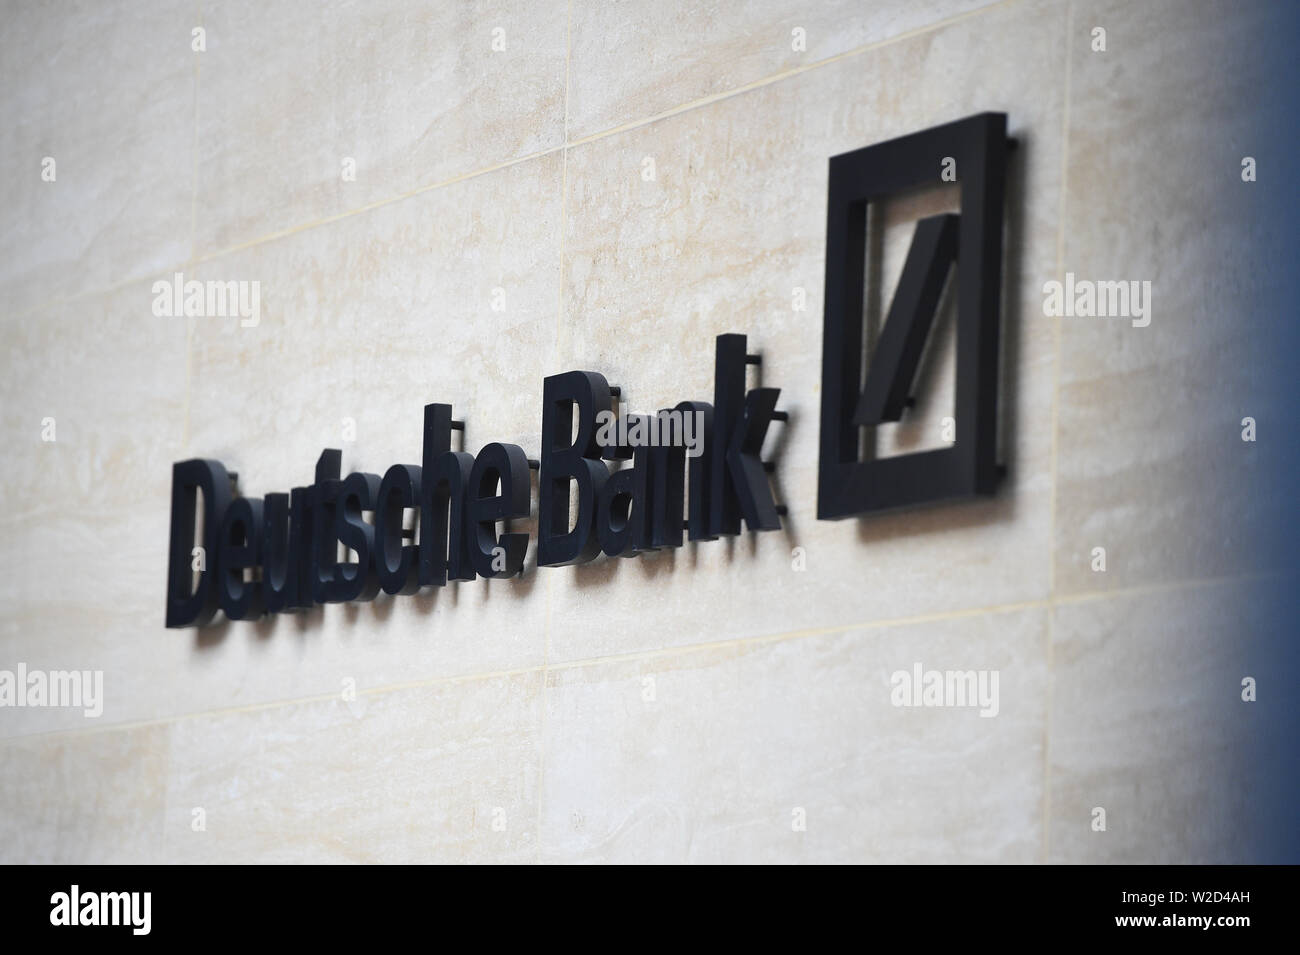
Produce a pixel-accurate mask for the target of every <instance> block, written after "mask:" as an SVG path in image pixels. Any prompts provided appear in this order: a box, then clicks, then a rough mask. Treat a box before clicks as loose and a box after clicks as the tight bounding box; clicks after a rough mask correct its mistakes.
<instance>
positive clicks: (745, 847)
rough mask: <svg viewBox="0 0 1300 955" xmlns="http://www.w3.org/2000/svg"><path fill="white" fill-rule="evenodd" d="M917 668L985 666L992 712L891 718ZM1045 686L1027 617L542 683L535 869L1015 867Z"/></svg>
mask: <svg viewBox="0 0 1300 955" xmlns="http://www.w3.org/2000/svg"><path fill="white" fill-rule="evenodd" d="M917 663H920V664H922V665H923V667H924V668H925V669H926V670H949V669H953V670H963V671H964V670H980V669H990V670H997V671H998V673H999V678H998V687H999V689H998V702H999V712H998V714H997V716H996V717H993V718H981V717H980V716H979V712H978V710H977V709H968V708H905V707H895V706H893V705H891V682H890V680H891V674H892V673H894V672H895V671H897V670H906V671H909V672H910V671H911V670H912V668H913V666H914V665H915V664H917ZM1046 689H1047V641H1046V614H1045V612H1044V611H1042V610H1030V611H1021V612H1013V613H1002V614H988V615H981V616H971V617H961V618H956V619H948V620H941V621H932V622H927V623H918V624H915V625H910V626H897V627H883V628H879V629H869V630H863V631H855V632H850V633H839V634H832V635H820V636H811V637H806V638H798V639H787V640H780V641H776V642H771V643H765V642H747V643H744V644H737V645H729V646H726V647H715V648H707V649H704V650H698V651H689V652H670V653H666V654H659V655H652V656H647V657H642V658H634V659H627V660H617V661H609V662H604V663H596V664H591V665H581V666H575V667H566V668H562V669H558V670H553V671H552V672H551V673H550V675H549V677H548V685H547V695H546V706H547V718H546V772H545V777H544V791H543V796H542V840H543V841H542V854H543V859H544V860H546V861H551V862H578V861H581V862H703V863H723V862H729V863H730V862H742V863H757V862H778V861H779V862H821V863H826V862H836V863H839V862H913V863H914V862H930V863H936V862H1029V861H1033V860H1034V859H1035V858H1037V856H1038V854H1039V851H1040V844H1041V839H1042V835H1041V833H1042V825H1041V822H1042V796H1043V792H1042V789H1043V758H1044V757H1043V741H1044V739H1045V732H1046V715H1047V697H1046ZM651 691H652V692H653V699H651V700H647V698H646V697H647V694H648V693H650V692H651ZM798 809H802V810H804V818H805V819H806V831H802V832H801V831H795V830H794V822H795V819H796V816H795V812H796V810H798Z"/></svg>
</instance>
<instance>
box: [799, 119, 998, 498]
mask: <svg viewBox="0 0 1300 955" xmlns="http://www.w3.org/2000/svg"><path fill="white" fill-rule="evenodd" d="M1010 145H1013V144H1011V143H1009V141H1008V140H1007V118H1006V115H1005V114H1003V113H981V114H979V115H976V116H970V117H967V118H966V119H962V120H958V121H957V122H954V123H948V124H947V125H944V126H936V127H934V128H932V129H927V130H924V131H923V132H919V133H914V134H912V135H910V136H904V137H902V138H900V139H891V140H889V141H888V142H884V143H879V144H877V145H875V146H868V147H866V148H865V149H858V150H855V151H853V152H850V153H844V154H843V155H840V156H835V157H833V158H832V159H831V161H830V188H829V195H828V201H827V210H826V297H825V307H826V311H825V316H824V318H823V328H822V412H821V453H820V458H819V464H818V476H817V517H818V518H819V519H821V520H838V519H840V518H844V517H851V516H853V515H855V514H862V513H866V512H871V511H884V510H891V509H894V508H901V507H909V506H912V505H917V504H925V503H930V502H933V501H939V500H943V499H947V498H957V497H969V496H973V495H980V494H992V493H993V491H994V489H995V487H996V486H997V482H998V479H999V477H1000V476H1001V468H1000V467H999V465H998V462H997V427H998V332H999V325H1000V313H1001V297H1002V206H1003V194H1004V186H1005V180H1006V154H1007V149H1008V147H1009V146H1010ZM949 159H951V160H953V161H955V165H956V172H957V177H956V178H957V182H958V183H959V184H960V188H961V212H960V214H957V215H939V216H933V217H931V218H928V219H922V220H920V221H919V222H918V223H917V224H916V232H915V234H914V235H913V238H912V245H911V248H910V249H909V251H908V254H907V259H906V261H905V263H904V265H903V272H902V275H901V277H900V278H899V280H898V287H897V289H896V291H895V293H894V300H893V302H892V303H891V304H890V306H889V310H888V313H887V315H886V319H885V323H884V327H883V329H882V330H881V332H880V337H879V341H878V342H877V344H876V347H875V348H874V350H873V353H872V355H871V360H870V362H869V363H868V365H867V368H866V374H865V375H864V374H863V334H862V331H863V302H864V291H865V290H864V287H863V286H864V281H865V258H866V231H867V210H868V207H869V206H870V204H871V203H873V202H880V201H881V200H883V199H886V198H889V197H890V196H893V195H897V194H899V193H902V192H906V191H908V190H912V189H915V188H918V187H922V186H930V185H934V184H935V183H936V182H937V181H938V179H937V177H938V176H939V172H940V170H941V169H942V168H943V167H944V164H945V161H947V160H949ZM954 266H955V267H956V283H955V285H954V291H955V295H956V303H957V362H956V365H957V382H956V390H955V398H956V411H955V418H956V440H955V441H954V443H953V444H952V445H951V446H950V447H947V448H941V449H938V450H931V451H920V452H916V453H913V454H905V455H900V456H898V457H888V458H876V457H875V456H874V454H873V453H872V451H871V442H869V441H866V440H864V437H863V434H862V429H864V428H872V427H874V426H876V425H879V424H882V423H884V422H887V421H898V420H900V419H901V418H902V416H903V414H904V411H905V409H906V408H907V406H908V404H909V399H910V397H911V389H912V384H913V381H914V379H915V377H916V371H917V366H918V365H919V363H920V360H921V355H922V352H923V351H924V349H925V343H926V339H927V338H928V337H929V334H930V330H931V327H932V326H933V324H934V317H935V312H936V310H937V308H938V305H939V298H940V295H941V293H942V292H943V288H944V284H945V282H946V281H947V278H948V274H949V272H950V271H951V270H952V268H953V267H954ZM864 446H865V448H866V453H865V454H864Z"/></svg>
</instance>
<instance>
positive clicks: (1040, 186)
mask: <svg viewBox="0 0 1300 955" xmlns="http://www.w3.org/2000/svg"><path fill="white" fill-rule="evenodd" d="M1065 12H1066V11H1065V8H1064V6H1061V5H1037V6H1034V7H1032V8H1022V7H1016V8H1015V9H1014V10H1011V11H991V12H989V13H987V14H984V15H981V16H978V17H972V18H969V19H965V20H961V21H960V22H958V23H955V24H952V25H950V26H946V27H944V28H941V29H938V30H935V31H933V32H928V33H925V34H923V35H920V36H915V37H910V38H907V39H905V40H902V41H900V42H898V43H896V44H891V45H889V46H886V47H883V48H880V49H877V50H871V51H868V52H867V53H864V54H862V55H860V56H855V57H851V58H846V59H844V60H841V61H838V62H835V63H832V64H829V65H827V66H824V67H821V68H818V69H816V70H812V71H809V72H806V73H802V74H800V75H797V76H794V77H790V78H788V79H785V80H782V81H781V82H780V83H776V84H773V85H770V86H765V87H762V88H759V89H756V90H753V91H750V92H747V93H744V94H743V95H739V96H736V97H731V98H728V99H726V100H723V101H720V102H717V103H714V104H711V105H709V106H705V107H701V108H699V109H695V110H691V111H689V112H686V113H682V114H679V115H676V116H672V117H669V118H666V119H663V120H661V121H658V122H655V123H653V124H651V125H649V126H645V127H640V128H636V129H633V130H628V131H625V132H622V133H618V134H616V135H613V136H609V137H603V138H601V139H598V140H595V141H592V142H590V143H586V144H583V145H580V146H577V147H575V148H574V149H573V150H571V151H570V154H569V156H568V164H567V182H568V195H567V205H566V235H565V302H564V306H565V313H564V317H563V322H562V325H561V341H560V354H561V358H562V360H563V362H564V364H565V366H566V367H571V368H575V367H582V368H592V369H596V370H601V371H603V372H605V373H606V375H607V376H608V377H609V379H610V381H611V382H617V383H619V384H620V385H622V386H623V387H624V388H625V389H626V392H625V394H626V395H627V397H628V403H629V406H630V408H631V409H632V410H635V411H653V410H654V409H656V408H660V407H665V406H666V405H667V404H669V403H676V402H677V401H678V400H680V399H684V398H703V399H705V400H711V395H712V390H713V337H714V336H715V335H716V334H719V333H722V332H745V333H747V334H749V336H750V345H751V348H752V349H754V350H756V351H761V352H762V354H763V359H764V364H763V368H762V378H763V382H764V384H772V385H776V386H780V387H782V388H783V391H782V398H781V406H782V407H784V408H787V409H789V411H790V415H791V421H790V424H789V426H788V427H787V428H780V427H779V426H778V428H779V430H774V433H773V436H772V437H771V438H770V439H769V442H770V443H769V447H770V448H772V449H773V450H772V451H771V452H770V453H771V454H772V456H773V457H775V458H776V460H777V461H778V471H777V475H776V479H775V487H776V489H777V497H778V499H779V500H783V501H784V502H786V503H787V504H788V505H789V506H790V511H791V515H790V520H789V522H788V527H787V529H786V530H785V531H783V532H782V533H770V534H763V535H759V536H758V539H757V540H754V539H752V538H746V539H742V540H738V541H736V542H735V543H733V544H730V545H728V544H726V543H711V544H702V545H700V546H699V547H698V549H691V548H687V549H686V550H684V551H682V552H681V553H679V554H676V555H675V556H672V555H663V556H653V557H645V558H641V559H638V560H633V561H616V562H612V563H611V562H606V563H605V564H603V565H600V566H594V565H593V566H586V567H580V568H576V569H574V568H570V569H561V570H559V571H557V573H559V574H560V575H561V577H560V583H559V584H557V585H556V588H555V602H554V611H553V615H554V616H553V620H554V627H553V636H552V657H551V659H552V661H555V660H572V659H582V658H584V657H589V656H601V655H605V654H613V653H624V652H631V651H637V650H642V649H648V648H650V649H653V648H659V647H664V646H674V645H688V644H694V643H700V642H703V641H706V640H715V639H724V638H729V637H740V636H750V635H756V634H770V633H780V632H784V631H790V630H797V629H803V628H809V627H822V626H841V625H846V624H850V623H854V622H859V621H862V622H865V621H871V620H881V619H889V618H896V617H906V616H911V615H915V614H922V613H934V612H943V611H950V610H957V609H962V608H967V607H979V606H988V605H1001V604H1013V603H1018V602H1023V601H1032V600H1038V599H1042V598H1044V597H1045V596H1046V595H1047V589H1048V576H1049V575H1048V571H1049V559H1050V543H1049V540H1050V502H1049V498H1050V481H1051V471H1050V447H1051V427H1052V425H1051V414H1052V409H1051V404H1052V386H1053V361H1054V358H1053V348H1054V328H1053V324H1052V322H1051V321H1050V320H1047V319H1044V318H1043V317H1042V313H1041V308H1040V304H1041V299H1040V293H1039V289H1040V288H1041V286H1042V284H1043V282H1044V281H1045V280H1046V279H1047V278H1049V277H1050V276H1051V275H1052V274H1053V272H1054V270H1055V262H1056V245H1057V236H1058V217H1057V215H1058V211H1059V204H1060V193H1059V189H1060V179H1059V171H1060V164H1061V155H1060V151H1059V148H1058V143H1059V140H1060V131H1061V129H1062V128H1063V116H1062V107H1063V104H1064V77H1063V75H1062V71H1061V70H1060V69H1059V66H1060V60H1061V56H1062V53H1063V45H1064V40H1065V29H1066V19H1065ZM989 63H995V64H1006V66H1005V67H1004V68H990V67H989V66H988V64H989ZM904 74H906V75H909V76H915V77H917V80H916V81H915V82H912V83H909V84H908V85H906V86H905V87H900V86H899V84H898V83H897V82H896V81H895V80H896V78H897V77H898V76H900V75H904ZM969 74H978V75H979V76H980V77H981V83H980V84H978V85H972V84H969V83H966V82H964V81H960V80H959V78H960V77H963V76H966V75H969ZM829 104H843V105H829ZM991 108H997V109H1004V110H1006V111H1007V112H1008V114H1009V116H1010V123H1011V130H1012V132H1013V133H1014V134H1015V135H1017V136H1018V137H1020V139H1021V141H1022V148H1021V149H1020V150H1019V151H1018V152H1017V153H1015V154H1013V155H1014V158H1013V161H1012V171H1011V173H1010V175H1011V180H1012V182H1011V188H1010V190H1009V193H1010V195H1011V196H1012V197H1013V198H1012V201H1011V203H1010V204H1009V208H1008V220H1007V222H1008V225H1007V234H1008V238H1007V245H1008V251H1007V271H1006V277H1005V280H1004V284H1005V287H1006V290H1007V293H1006V296H1005V298H1006V304H1005V307H1004V311H1005V318H1004V329H1005V331H1004V337H1005V344H1006V349H1005V356H1004V363H1005V387H1004V395H1003V401H1004V411H1005V418H1004V430H1005V432H1006V434H1007V438H1008V440H1007V441H1006V445H1007V457H1008V465H1009V478H1008V480H1007V481H1006V482H1005V484H1004V485H1003V487H1002V489H1001V490H1000V492H999V494H998V496H997V497H995V498H994V499H991V500H983V501H975V502H962V503H957V504H953V505H944V506H935V507H930V508H925V509H921V510H916V511H913V512H909V513H898V514H892V515H878V516H875V517H872V518H865V519H861V520H849V521H842V522H819V521H816V520H815V519H814V514H815V501H816V461H817V445H818V417H819V401H820V399H819V396H818V390H819V385H818V382H819V380H820V365H821V344H820V339H821V310H822V288H823V283H824V268H825V212H826V198H825V196H826V169H827V160H828V158H829V157H830V156H833V155H836V154H838V153H842V152H845V151H848V150H851V149H855V148H859V147H862V146H865V145H869V144H872V143H877V142H881V141H884V140H887V139H890V138H893V137H896V136H899V135H903V134H906V133H910V132H915V131H918V130H921V129H924V128H927V127H928V126H931V125H936V124H939V123H942V122H946V121H951V120H954V119H957V118H960V117H962V116H966V115H970V114H972V113H976V112H979V111H981V110H987V109H991ZM645 157H652V158H653V159H654V160H655V179H654V181H647V180H646V179H644V178H643V177H642V170H643V168H645V167H644V166H643V160H644V159H645ZM923 198H924V197H922V198H921V199H917V200H914V201H913V202H907V203H901V204H900V205H899V207H898V208H896V209H893V210H891V211H888V212H887V213H886V226H885V230H884V232H885V235H884V246H885V248H886V251H885V253H884V255H883V266H882V274H883V275H885V276H890V275H892V274H896V273H897V270H898V269H899V268H900V267H901V262H902V256H903V254H904V249H905V247H906V244H907V242H909V241H910V232H911V228H912V226H911V222H910V219H913V218H915V216H916V215H919V214H921V213H922V212H926V211H930V210H929V207H928V206H927V205H926V202H925V201H922V199H923ZM940 200H942V197H940ZM936 201H937V200H936ZM942 205H943V201H937V205H936V206H935V208H942ZM795 289H803V290H804V291H805V293H806V301H807V308H806V311H795V310H794V301H795V299H794V290H795ZM886 291H889V289H886ZM613 329H617V332H616V333H615V332H613V331H612V330H613ZM948 332H949V333H951V329H950V328H949V329H948ZM933 351H934V352H935V359H934V361H933V363H932V364H933V366H934V367H933V368H932V369H931V370H930V371H929V372H928V373H929V375H930V377H931V378H932V380H933V382H934V384H935V388H934V390H933V391H932V392H928V393H927V395H926V396H925V398H926V402H927V403H928V402H933V405H932V406H931V407H930V408H929V409H928V412H926V409H920V410H921V411H922V412H925V413H927V414H928V415H929V417H928V418H927V420H929V421H933V422H934V423H935V424H936V425H937V420H936V419H937V417H939V416H938V415H937V414H934V412H936V411H938V409H940V408H942V407H943V403H944V401H945V400H946V401H947V403H948V407H951V400H952V399H951V392H950V390H949V391H947V393H946V395H947V397H946V399H945V390H944V385H943V382H944V380H945V378H946V375H945V369H944V364H945V362H946V361H950V359H951V355H950V353H949V352H948V350H947V348H946V347H945V346H944V345H943V344H942V342H940V344H938V346H937V347H936V348H935V349H933ZM950 367H951V366H950V365H949V368H950ZM919 438H920V436H919V435H917V434H911V435H908V434H904V433H900V434H896V435H894V436H893V440H894V441H895V442H896V444H897V449H903V448H906V447H907V445H908V442H916V441H918V440H919ZM796 547H800V548H803V550H804V552H805V558H806V567H807V571H806V572H804V573H799V572H797V571H794V570H793V567H794V559H793V556H792V554H793V549H794V548H796ZM647 588H649V589H651V590H652V591H653V594H654V597H653V604H652V606H653V610H652V611H651V613H652V614H653V617H652V619H653V620H654V626H652V627H648V626H646V625H645V621H646V606H647V601H646V599H645V591H646V589H647ZM595 620H599V621H601V626H599V627H596V626H592V625H591V623H590V622H591V621H595Z"/></svg>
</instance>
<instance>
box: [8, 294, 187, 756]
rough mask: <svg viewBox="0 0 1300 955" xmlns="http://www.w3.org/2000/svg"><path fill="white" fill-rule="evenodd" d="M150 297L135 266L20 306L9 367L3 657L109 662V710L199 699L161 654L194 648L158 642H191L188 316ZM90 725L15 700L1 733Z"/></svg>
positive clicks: (60, 666)
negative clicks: (119, 277)
mask: <svg viewBox="0 0 1300 955" xmlns="http://www.w3.org/2000/svg"><path fill="white" fill-rule="evenodd" d="M151 303H152V295H151V289H150V284H149V283H148V282H147V281H144V282H134V283H131V284H129V285H126V286H123V287H122V288H120V289H118V290H116V291H114V292H111V293H107V294H104V295H98V296H89V297H87V298H85V299H82V300H79V301H77V302H73V303H68V304H65V305H59V306H54V307H51V308H49V309H46V310H44V311H41V312H39V313H35V314H33V315H31V316H28V317H27V318H23V319H12V320H11V321H10V322H9V324H8V326H7V329H6V333H7V334H8V335H9V342H10V346H11V348H12V355H13V358H14V360H13V362H12V364H11V372H10V374H8V375H6V376H4V378H3V381H0V435H2V436H3V439H4V442H5V446H6V448H8V449H10V453H9V454H7V455H6V456H5V457H4V460H3V462H0V482H2V484H0V486H2V487H3V491H4V496H5V501H6V505H5V510H4V515H3V517H2V518H0V524H2V525H3V527H4V533H5V540H6V544H5V546H4V547H3V548H0V600H3V601H4V604H5V606H6V608H7V611H8V612H7V613H6V614H5V616H4V619H3V621H0V668H3V669H9V670H13V669H14V668H15V667H16V666H17V664H19V663H25V664H27V665H28V666H29V667H31V668H33V669H43V670H87V669H89V670H103V671H104V683H105V687H104V692H105V702H104V714H103V715H102V716H100V717H99V719H100V720H101V721H104V722H120V721H124V720H133V719H140V718H146V717H149V716H153V715H156V712H157V701H158V697H159V696H160V695H162V696H167V695H172V696H174V698H175V702H176V704H177V705H178V706H181V707H183V706H185V705H187V702H186V701H187V700H189V702H192V700H190V699H189V698H188V697H187V695H186V691H185V690H184V689H183V688H182V687H181V686H180V685H179V684H178V683H177V682H176V681H175V670H174V669H172V670H171V671H170V672H164V671H161V670H159V666H160V664H161V663H162V662H163V661H164V660H166V661H168V662H169V663H171V664H173V665H177V664H179V663H180V661H179V660H178V659H176V656H175V655H174V654H170V653H168V652H166V651H163V652H162V653H161V654H160V653H159V652H158V651H159V649H160V648H162V647H166V648H167V650H172V649H176V650H179V649H180V647H181V643H180V642H178V635H177V634H175V633H167V632H165V631H164V630H163V629H162V623H163V610H164V598H165V593H166V567H167V536H168V520H169V516H168V509H169V503H168V502H169V498H170V488H171V464H172V462H173V461H176V460H181V459H183V458H185V457H188V454H187V453H186V450H185V449H186V442H185V433H186V382H187V361H186V340H187V332H186V327H185V322H184V319H179V320H178V319H170V318H161V317H155V316H154V315H153V312H152V309H151ZM47 418H49V419H53V425H52V428H53V430H52V431H48V430H46V425H45V423H44V422H45V420H46V419H47ZM43 435H45V436H52V437H53V439H54V440H52V441H45V440H42V437H43ZM150 634H151V635H152V636H151V637H150V636H148V635H150ZM86 728H87V723H86V720H85V717H84V715H83V713H82V712H81V711H80V710H67V709H16V710H6V711H5V712H4V715H3V716H0V736H11V735H15V734H18V733H27V732H45V731H50V730H55V729H82V730H84V729H86Z"/></svg>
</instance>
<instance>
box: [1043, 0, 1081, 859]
mask: <svg viewBox="0 0 1300 955" xmlns="http://www.w3.org/2000/svg"><path fill="white" fill-rule="evenodd" d="M1073 35H1074V2H1073V0H1070V2H1069V3H1067V4H1066V8H1065V92H1064V99H1065V102H1064V104H1063V105H1062V109H1061V145H1060V149H1061V168H1060V180H1061V181H1060V183H1059V189H1060V191H1061V193H1060V200H1059V204H1058V206H1057V211H1056V274H1057V277H1058V278H1061V277H1062V273H1063V272H1064V270H1065V214H1066V208H1067V197H1068V186H1069V173H1070V95H1071V93H1070V80H1071V64H1072V63H1073V62H1074V55H1073V50H1072V47H1071V38H1072V37H1073ZM1052 352H1053V357H1052V419H1051V420H1052V423H1051V430H1052V440H1051V450H1050V464H1049V467H1050V473H1051V481H1050V485H1051V491H1050V493H1049V503H1048V514H1047V550H1048V559H1047V580H1048V584H1047V602H1048V612H1047V694H1046V699H1047V713H1046V717H1045V719H1044V720H1043V848H1042V852H1043V855H1042V862H1043V863H1044V864H1046V863H1047V862H1048V861H1049V860H1050V858H1051V851H1052V841H1051V832H1052V698H1053V693H1054V691H1055V688H1056V655H1055V652H1054V647H1055V642H1056V633H1055V626H1056V606H1057V603H1058V600H1059V596H1058V594H1057V589H1056V587H1057V581H1056V494H1057V489H1058V485H1059V483H1060V480H1059V471H1058V466H1057V462H1058V457H1057V453H1058V447H1059V431H1060V409H1061V319H1060V318H1057V319H1056V320H1055V323H1054V327H1053V331H1052Z"/></svg>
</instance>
